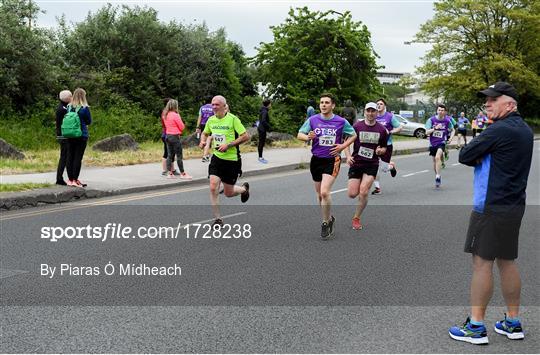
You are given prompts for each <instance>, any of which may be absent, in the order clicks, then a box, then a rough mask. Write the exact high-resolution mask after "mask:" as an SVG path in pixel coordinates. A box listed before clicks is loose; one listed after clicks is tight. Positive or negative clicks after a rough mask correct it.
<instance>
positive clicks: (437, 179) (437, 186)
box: [435, 176, 441, 189]
mask: <svg viewBox="0 0 540 355" xmlns="http://www.w3.org/2000/svg"><path fill="white" fill-rule="evenodd" d="M435 187H436V188H437V189H438V188H439V187H441V177H440V176H439V177H436V178H435Z"/></svg>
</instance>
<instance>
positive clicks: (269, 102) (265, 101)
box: [263, 99, 272, 107]
mask: <svg viewBox="0 0 540 355" xmlns="http://www.w3.org/2000/svg"><path fill="white" fill-rule="evenodd" d="M271 103H272V101H271V100H270V99H265V100H263V106H264V107H268V105H270V104H271Z"/></svg>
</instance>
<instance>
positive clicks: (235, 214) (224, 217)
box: [182, 212, 247, 228]
mask: <svg viewBox="0 0 540 355" xmlns="http://www.w3.org/2000/svg"><path fill="white" fill-rule="evenodd" d="M246 213H247V212H237V213H232V214H228V215H226V216H221V219H226V218H232V217H236V216H241V215H243V214H246ZM208 222H214V219H213V218H212V219H205V220H204V221H198V222H193V223H188V224H184V227H185V226H192V225H194V224H204V223H208ZM184 227H182V228H184Z"/></svg>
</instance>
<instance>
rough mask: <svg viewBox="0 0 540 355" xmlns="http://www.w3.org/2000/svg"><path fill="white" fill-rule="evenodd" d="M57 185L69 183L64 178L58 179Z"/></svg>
mask: <svg viewBox="0 0 540 355" xmlns="http://www.w3.org/2000/svg"><path fill="white" fill-rule="evenodd" d="M56 185H61V186H66V185H67V183H66V182H65V181H64V180H58V181H56Z"/></svg>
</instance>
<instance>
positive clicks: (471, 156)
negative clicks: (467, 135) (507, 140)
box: [459, 129, 500, 166]
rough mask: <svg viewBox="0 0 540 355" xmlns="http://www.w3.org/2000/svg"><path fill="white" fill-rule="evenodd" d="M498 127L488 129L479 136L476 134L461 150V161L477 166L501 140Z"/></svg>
mask: <svg viewBox="0 0 540 355" xmlns="http://www.w3.org/2000/svg"><path fill="white" fill-rule="evenodd" d="M498 131H500V130H497V129H486V130H485V131H484V132H482V133H481V134H480V135H479V136H476V138H474V139H473V140H471V141H470V142H469V144H467V145H466V146H464V147H462V148H461V150H460V151H459V162H460V163H461V164H465V165H468V166H475V165H476V164H477V163H478V160H479V159H481V158H482V157H484V156H485V155H486V154H489V153H490V152H492V151H493V149H494V147H495V146H496V144H497V142H498V141H499V139H500V137H499V133H498Z"/></svg>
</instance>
